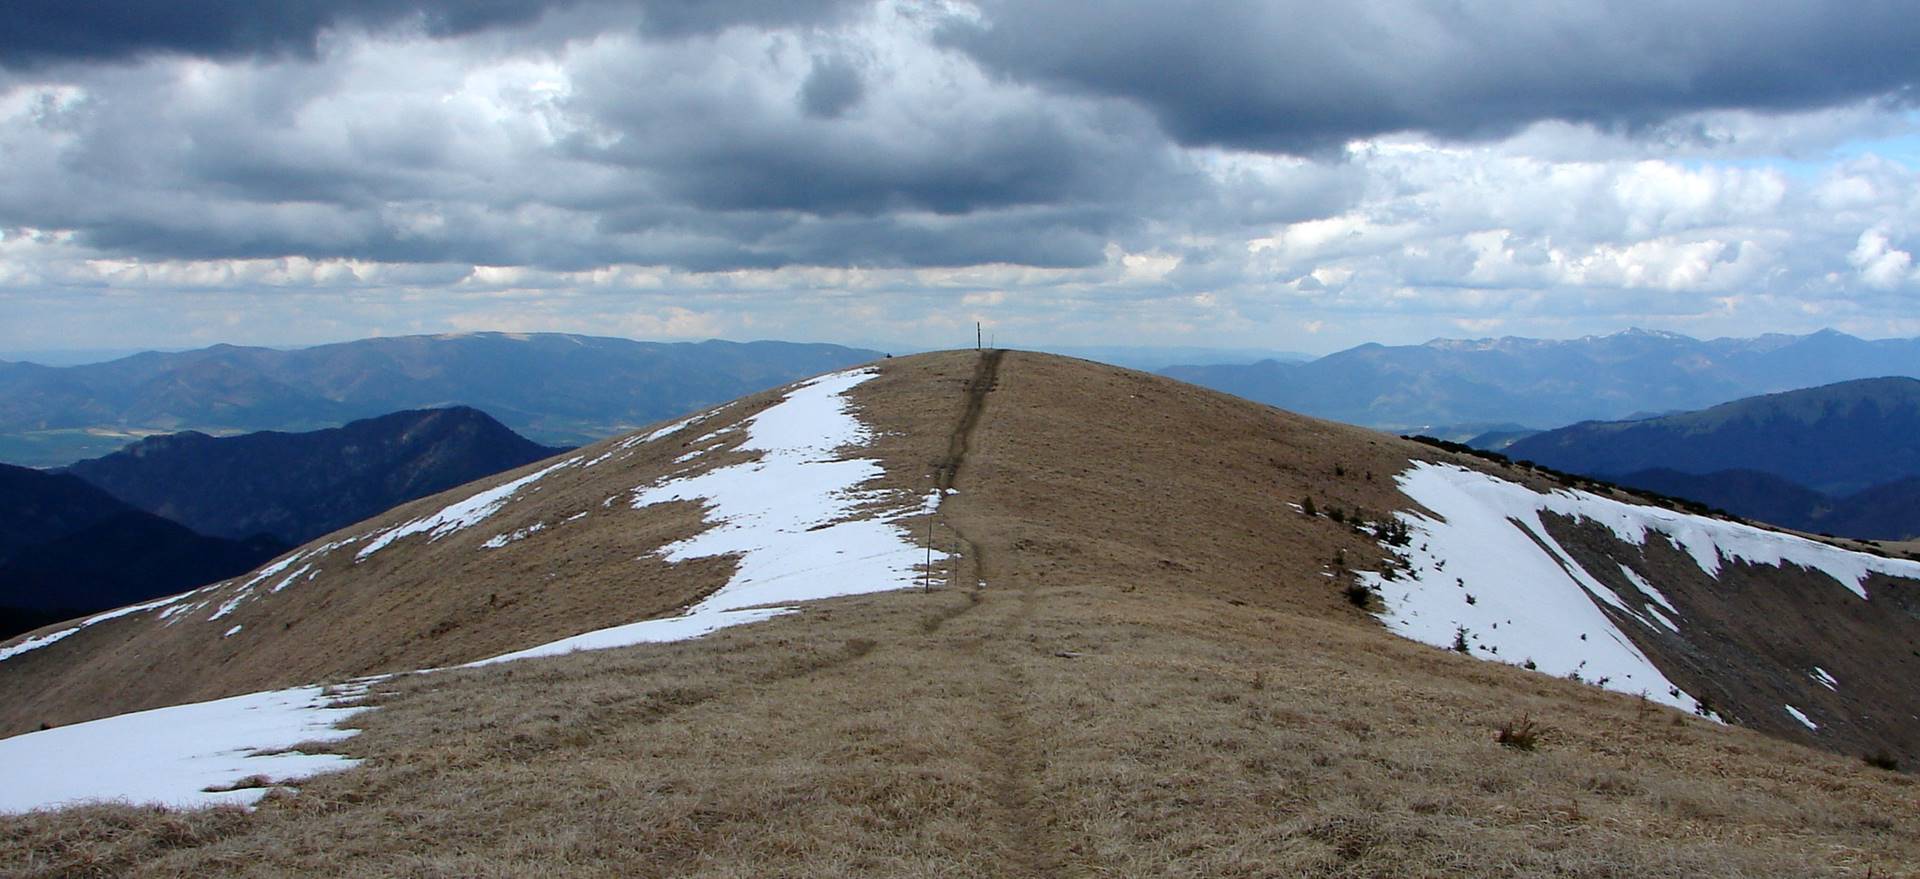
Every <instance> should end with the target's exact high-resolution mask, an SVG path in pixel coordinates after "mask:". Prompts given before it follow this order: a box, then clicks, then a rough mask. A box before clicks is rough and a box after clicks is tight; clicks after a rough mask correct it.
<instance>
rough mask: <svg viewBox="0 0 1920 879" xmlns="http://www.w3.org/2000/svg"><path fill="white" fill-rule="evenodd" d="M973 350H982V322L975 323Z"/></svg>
mask: <svg viewBox="0 0 1920 879" xmlns="http://www.w3.org/2000/svg"><path fill="white" fill-rule="evenodd" d="M973 350H975V351H978V350H980V322H979V321H974V322H973Z"/></svg>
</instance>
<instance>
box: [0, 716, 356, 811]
mask: <svg viewBox="0 0 1920 879" xmlns="http://www.w3.org/2000/svg"><path fill="white" fill-rule="evenodd" d="M364 692H365V685H364V684H363V685H361V686H360V687H358V688H350V689H348V690H346V691H345V692H344V693H339V692H336V693H334V694H329V693H328V692H327V691H326V690H324V689H323V688H321V687H295V688H293V689H289V690H274V691H271V692H265V693H250V694H248V695H245V696H233V697H230V698H226V699H216V700H214V701H211V702H195V703H192V704H189V705H175V706H171V707H168V708H155V709H153V710H151V711H139V712H135V713H132V714H122V715H118V716H116V717H107V718H102V719H100V720H92V721H88V722H86V723H76V724H73V725H72V726H62V727H55V728H53V729H48V730H41V731H39V732H31V733H26V734H24V735H18V736H14V737H13V738H10V739H0V766H5V767H7V783H6V784H4V785H0V812H25V811H28V810H32V809H45V808H57V807H60V806H66V805H74V804H78V803H83V802H96V801H103V800H106V801H111V800H123V801H127V802H132V803H152V804H157V805H163V806H172V807H176V808H193V807H198V806H211V805H215V804H219V803H236V804H241V805H249V804H252V803H254V802H257V801H258V800H259V799H260V798H261V797H262V796H265V795H266V788H264V787H255V788H245V789H241V790H229V791H218V792H215V791H209V790H207V788H221V787H229V786H231V785H233V784H234V783H235V782H238V781H241V780H242V779H246V778H250V777H252V776H262V777H264V778H266V779H268V780H269V781H272V782H275V783H280V782H285V781H289V780H293V779H299V778H306V777H308V776H311V775H317V774H319V773H322V772H331V771H336V770H340V769H347V768H350V767H352V766H354V765H355V764H357V763H358V762H359V761H356V760H352V759H349V758H346V757H342V756H339V755H335V754H302V753H298V752H290V751H287V752H282V753H273V754H267V753H261V752H263V751H280V750H282V749H285V748H290V747H292V746H294V745H296V744H299V743H302V742H310V741H319V742H335V741H339V740H341V739H345V738H347V737H349V736H352V735H353V734H354V731H353V730H345V729H339V728H337V727H336V726H335V725H336V724H338V723H339V722H340V721H342V720H345V719H347V718H349V717H352V716H353V715H354V714H356V713H358V712H359V711H360V710H361V709H359V708H351V707H341V705H340V703H341V701H342V699H343V698H347V699H350V698H353V697H357V696H360V695H363V694H364Z"/></svg>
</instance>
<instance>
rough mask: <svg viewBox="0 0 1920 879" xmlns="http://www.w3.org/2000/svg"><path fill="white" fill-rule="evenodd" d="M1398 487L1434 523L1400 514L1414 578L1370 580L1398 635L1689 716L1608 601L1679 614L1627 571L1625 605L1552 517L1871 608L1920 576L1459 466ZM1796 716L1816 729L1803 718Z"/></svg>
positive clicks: (1426, 470) (1409, 475) (1772, 536)
mask: <svg viewBox="0 0 1920 879" xmlns="http://www.w3.org/2000/svg"><path fill="white" fill-rule="evenodd" d="M1396 480H1397V481H1398V483H1399V485H1400V489H1401V491H1402V492H1403V493H1405V494H1406V495H1407V496H1408V497H1409V498H1411V499H1413V500H1414V501H1417V502H1418V503H1419V504H1420V505H1421V506H1424V507H1426V508H1427V509H1429V510H1432V511H1433V512H1434V513H1435V514H1436V515H1437V518H1429V517H1427V516H1424V515H1420V514H1416V513H1399V514H1397V515H1398V517H1399V518H1400V520H1401V521H1402V522H1404V523H1406V524H1407V525H1408V527H1409V529H1410V530H1411V531H1412V533H1413V540H1412V542H1411V544H1410V545H1409V546H1408V547H1407V548H1406V550H1404V554H1405V556H1406V558H1407V560H1408V562H1409V563H1410V566H1411V568H1412V570H1411V574H1410V576H1405V577H1401V578H1396V579H1394V580H1388V579H1385V578H1383V577H1381V576H1380V575H1379V574H1376V573H1371V572H1368V573H1365V574H1363V575H1362V576H1363V582H1365V583H1366V584H1367V585H1369V586H1372V587H1373V588H1375V589H1376V590H1378V591H1379V592H1380V594H1381V596H1382V598H1383V599H1384V601H1385V605H1386V610H1385V611H1384V612H1383V613H1382V614H1381V617H1382V619H1383V620H1384V621H1385V622H1386V623H1387V626H1388V627H1389V628H1390V629H1392V630H1393V631H1394V632H1396V633H1399V634H1401V635H1403V636H1406V637H1409V638H1412V639H1414V640H1417V641H1422V642H1425V643H1428V644H1434V645H1436V646H1443V647H1450V646H1453V645H1454V643H1455V638H1456V635H1460V634H1463V630H1464V636H1465V637H1466V639H1467V642H1468V645H1469V647H1470V650H1471V652H1472V653H1473V655H1475V656H1478V657H1481V658H1483V659H1498V660H1501V661H1504V662H1509V663H1515V664H1524V663H1526V662H1528V661H1531V662H1533V663H1534V664H1535V665H1536V666H1537V667H1538V670H1540V671H1542V672H1546V673H1548V674H1555V675H1578V676H1579V677H1580V678H1581V679H1582V680H1585V681H1588V682H1590V683H1597V684H1600V685H1602V686H1605V687H1607V688H1609V689H1613V690H1619V691H1622V692H1628V693H1644V694H1645V695H1646V696H1647V697H1648V698H1650V699H1653V700H1654V701H1657V702H1663V703H1665V704H1668V705H1673V706H1675V707H1678V708H1683V709H1689V710H1691V709H1693V708H1694V707H1695V704H1696V703H1695V701H1694V700H1693V699H1692V698H1691V697H1689V696H1687V695H1686V694H1685V693H1684V692H1681V691H1680V690H1679V688H1678V687H1675V686H1674V685H1673V684H1672V683H1671V682H1670V681H1668V680H1667V679H1666V677H1665V676H1664V675H1663V674H1662V673H1661V672H1660V670H1659V669H1658V668H1656V667H1655V666H1654V665H1653V663H1652V661H1651V660H1649V659H1648V658H1647V657H1646V655H1645V654H1643V653H1642V652H1641V651H1640V650H1639V649H1638V648H1636V647H1635V646H1634V645H1633V643H1632V641H1631V640H1629V639H1628V638H1627V637H1626V635H1625V634H1624V633H1623V632H1621V631H1620V630H1619V629H1618V628H1617V627H1615V625H1614V624H1613V621H1612V620H1611V619H1609V618H1608V617H1607V615H1606V614H1604V613H1602V612H1601V611H1600V608H1599V605H1598V604H1597V603H1598V602H1604V603H1606V604H1608V605H1610V606H1612V607H1614V608H1615V609H1617V610H1619V611H1620V612H1622V613H1623V614H1624V615H1625V616H1626V617H1628V618H1630V619H1634V620H1637V621H1639V622H1640V623H1641V624H1643V625H1646V626H1648V627H1650V628H1654V627H1658V628H1663V629H1666V630H1669V631H1673V632H1678V631H1680V624H1681V621H1678V618H1679V616H1680V614H1679V611H1678V610H1676V609H1675V608H1674V605H1673V603H1672V602H1671V601H1669V600H1668V599H1667V597H1666V596H1665V595H1664V594H1662V593H1661V591H1660V590H1659V588H1658V587H1657V586H1656V585H1655V584H1653V583H1650V582H1648V581H1647V579H1646V578H1645V577H1644V576H1642V575H1641V574H1640V573H1639V572H1637V571H1635V570H1633V569H1632V568H1630V567H1627V566H1625V565H1620V566H1619V570H1620V573H1621V574H1623V575H1624V576H1625V577H1626V579H1627V581H1628V582H1629V583H1631V584H1633V586H1634V588H1635V589H1636V590H1637V591H1638V592H1639V593H1640V597H1639V600H1637V601H1626V600H1623V599H1622V598H1621V597H1620V596H1619V595H1618V594H1616V593H1615V592H1614V591H1613V590H1612V589H1609V588H1607V587H1606V586H1605V585H1603V584H1602V583H1601V582H1600V581H1599V580H1597V579H1596V578H1595V577H1594V576H1593V575H1592V574H1591V573H1590V572H1588V571H1587V570H1585V569H1584V568H1582V567H1581V566H1580V565H1579V563H1578V562H1576V561H1575V560H1574V559H1573V557H1572V556H1571V555H1570V554H1568V553H1567V551H1566V550H1565V549H1564V548H1563V547H1561V546H1560V545H1559V544H1558V543H1557V542H1556V541H1555V540H1554V539H1553V537H1552V536H1551V535H1550V534H1549V533H1548V532H1547V529H1546V527H1545V525H1544V523H1543V522H1542V521H1541V518H1540V514H1541V513H1543V512H1551V513H1556V514H1559V515H1563V516H1568V517H1572V518H1576V519H1586V520H1590V521H1594V522H1598V523H1601V524H1603V525H1605V526H1606V527H1607V528H1608V529H1609V530H1611V531H1612V532H1613V533H1614V535H1615V536H1616V537H1618V538H1619V539H1620V540H1622V541H1624V542H1626V543H1630V544H1633V545H1636V546H1639V545H1645V543H1646V541H1647V540H1648V539H1650V537H1651V536H1653V535H1655V534H1658V535H1659V536H1660V537H1661V538H1662V539H1664V540H1667V541H1668V542H1669V543H1671V544H1672V545H1673V546H1674V547H1675V548H1676V549H1678V550H1680V551H1682V552H1684V553H1686V554H1687V555H1688V556H1689V557H1691V558H1692V559H1693V560H1694V562H1695V563H1696V564H1697V565H1699V566H1700V569H1701V570H1702V571H1703V572H1705V573H1706V574H1708V575H1709V576H1714V577H1717V576H1719V573H1720V569H1721V566H1722V565H1723V564H1724V563H1725V562H1727V561H1729V560H1740V561H1745V562H1748V563H1752V564H1767V565H1775V566H1779V565H1787V564H1791V565H1796V566H1799V567H1803V568H1807V569H1810V570H1816V571H1820V572H1822V573H1825V574H1826V575H1827V576H1829V577H1831V578H1833V580H1834V581H1835V582H1836V583H1837V584H1838V585H1839V586H1841V587H1843V588H1845V589H1847V590H1848V591H1850V592H1852V593H1853V594H1855V595H1856V596H1858V597H1860V598H1861V599H1863V600H1864V599H1867V598H1868V594H1867V591H1866V588H1865V581H1866V578H1867V577H1868V576H1869V575H1870V574H1872V573H1876V572H1878V573H1885V574H1889V575H1892V576H1898V577H1909V578H1920V563H1915V562H1909V561H1901V560H1895V559H1885V558H1880V557H1878V556H1871V555H1867V554H1864V553H1856V552H1850V551H1848V550H1844V549H1840V548H1838V547H1833V546H1829V545H1827V544H1824V543H1820V542H1818V541H1813V540H1807V539H1804V538H1800V537H1795V536H1793V535H1788V534H1781V533H1778V532H1774V531H1767V530H1765V529H1761V528H1755V527H1753V526H1750V525H1742V524H1739V523H1735V522H1723V521H1720V520H1717V519H1710V518H1707V517H1703V516H1693V515H1689V514H1686V513H1676V512H1673V511H1671V510H1665V509H1661V508H1658V507H1648V506H1640V505H1635V504H1627V503H1622V502H1620V501H1616V500H1613V499H1611V498H1603V497H1599V496H1597V495H1593V494H1590V493H1587V492H1583V491H1573V490H1561V491H1556V492H1553V493H1551V494H1541V493H1539V492H1535V491H1533V490H1531V489H1528V488H1526V487H1525V486H1522V485H1519V484H1517V483H1513V482H1508V481H1506V480H1504V479H1499V478H1497V477H1494V476H1489V475H1487V474H1484V473H1480V472H1477V471H1474V470H1468V469H1465V468H1462V467H1456V466H1451V465H1442V464H1432V463H1427V462H1415V463H1414V465H1413V466H1412V467H1410V468H1409V469H1408V470H1407V471H1405V472H1403V473H1401V474H1400V475H1399V476H1398V477H1396ZM1469 596H1471V599H1472V600H1471V601H1469V600H1468V598H1469ZM1813 677H1814V678H1815V680H1818V681H1820V682H1821V683H1822V684H1823V685H1826V686H1827V687H1829V688H1832V687H1834V686H1835V683H1834V682H1833V680H1832V678H1831V677H1830V676H1828V675H1827V674H1826V672H1825V671H1824V670H1822V669H1818V668H1816V669H1814V674H1813ZM1788 710H1789V711H1790V712H1792V713H1794V715H1795V717H1796V718H1799V719H1801V721H1802V722H1803V723H1808V724H1809V726H1810V727H1812V724H1811V722H1810V721H1807V720H1805V715H1803V714H1800V713H1799V712H1798V710H1797V709H1793V708H1791V707H1789V709H1788ZM1813 728H1817V727H1813Z"/></svg>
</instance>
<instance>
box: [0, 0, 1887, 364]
mask: <svg viewBox="0 0 1920 879" xmlns="http://www.w3.org/2000/svg"><path fill="white" fill-rule="evenodd" d="M1676 6H1677V7H1678V8H1676ZM10 8H11V9H12V12H10V13H9V16H8V17H9V19H10V21H9V26H8V27H7V28H6V29H4V30H0V315H3V316H4V318H5V319H4V320H0V350H24V349H53V348H119V347H137V346H163V347H186V346H196V345H202V344H207V343H212V342H216V341H230V342H241V343H254V344H282V345H285V344H303V343H312V342H321V341H333V340H341V339H349V338H358V337H363V336H369V335H391V334H401V333H416V332H443V331H453V330H477V329H501V330H522V331H531V330H563V331H576V332H592V333H600V334H607V335H623V336H631V337H636V338H662V339H665V338H673V339H679V338H707V337H721V338H734V339H749V338H786V339H807V340H824V341H840V342H851V343H867V344H889V345H900V346H906V345H918V346H933V347H938V346H952V345H959V344H962V343H969V344H970V343H971V335H972V323H973V322H974V321H975V320H980V321H984V322H985V323H986V324H987V325H988V326H989V327H990V328H991V329H992V331H993V332H994V333H995V334H996V337H997V338H998V340H999V341H1000V342H1001V343H1002V344H1007V345H1016V346H1039V345H1062V344H1147V345H1217V346H1253V347H1271V348H1280V349H1292V350H1303V351H1311V352H1325V351H1331V350H1334V349H1338V348H1342V347H1346V346H1349V345H1352V344H1357V343H1360V342H1364V341H1386V342H1417V341H1422V340H1425V339H1428V338H1432V337H1436V336H1450V337H1463V336H1465V337H1476V336H1486V335H1505V334H1513V335H1532V336H1547V337H1568V336H1577V335H1582V334H1587V333H1604V332H1611V331H1615V330H1619V329H1623V328H1626V327H1629V326H1642V327H1650V328H1658V329H1669V330H1675V331H1679V332H1685V333H1688V334H1691V335H1697V336H1717V335H1751V334H1757V333H1761V332H1772V331H1781V332H1805V331H1810V330H1814V329H1818V328H1821V327H1829V326H1831V327H1836V328H1839V329H1843V330H1847V331H1850V332H1853V333H1855V334H1858V335H1863V336H1868V337H1882V336H1892V335H1920V265H1916V264H1915V261H1914V257H1913V254H1914V253H1915V251H1916V250H1920V88H1917V87H1916V84H1920V52H1916V51H1914V48H1913V47H1915V46H1920V16H1917V15H1915V14H1913V10H1912V7H1911V4H1910V3H1908V2H1899V0H1850V2H1838V0H1835V2H1831V3H1815V2H1805V0H1696V2H1691V3H1686V4H1673V3H1669V2H1654V0H1616V2H1610V3H1605V4H1595V3H1559V2H1551V3H1542V2H1538V0H1428V2H1421V0H1401V2H1393V0H1355V2H1349V3H1341V4H1327V3H1317V2H1315V3H1309V2H1251V0H1247V2H1236V0H1206V2H1188V3H1178V4H1176V3H1171V2H1138V0H1113V2H1104V3H1097V4H1096V3H1080V2H1065V0H1047V2H1031V3H1009V2H997V0H984V2H976V3H962V2H922V0H883V2H878V3H871V2H837V0H785V2H777V0H707V2H699V0H627V2H607V0H544V2H543V0H487V2H464V0H280V2H275V3H259V2H255V0H198V2H188V3H177V2H174V0H167V2H161V0H102V2H89V3H73V2H70V0H18V2H15V3H14V4H12V5H11V7H10Z"/></svg>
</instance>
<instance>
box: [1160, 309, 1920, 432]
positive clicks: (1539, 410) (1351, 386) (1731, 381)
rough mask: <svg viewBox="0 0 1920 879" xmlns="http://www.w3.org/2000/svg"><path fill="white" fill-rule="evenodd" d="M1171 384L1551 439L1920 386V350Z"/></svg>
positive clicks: (1305, 407)
mask: <svg viewBox="0 0 1920 879" xmlns="http://www.w3.org/2000/svg"><path fill="white" fill-rule="evenodd" d="M1161 373H1162V374H1163V375H1168V376H1172V377H1174V378H1178V379H1181V380H1183V381H1189V382H1193V383H1195V384H1198V385H1203V386H1206V387H1210V388H1214V389H1216V390H1221V391H1226V392H1227V393H1231V394H1236V395H1239V396H1242V397H1246V398H1248V399H1251V400H1256V401H1259V402H1262V403H1267V404H1270V405H1274V406H1278V407H1280V408H1283V409H1289V410H1293V411H1296V412H1302V413H1305V414H1308V415H1315V416H1318V417H1321V418H1328V419H1333V420H1336V421H1345V422H1348V423H1352V424H1362V425H1367V426H1370V427H1378V428H1383V429H1390V430H1395V431H1400V432H1410V431H1419V432H1434V431H1435V430H1436V429H1437V428H1441V427H1444V426H1449V425H1461V424H1481V425H1495V424H1500V425H1524V426H1527V427H1533V428H1543V427H1554V426H1558V425H1564V424H1570V423H1573V422H1576V421H1585V420H1590V419H1617V418H1626V417H1630V416H1634V415H1636V414H1643V413H1649V412H1672V411H1680V410H1692V409H1699V408H1702V407H1706V406H1712V405H1715V404H1718V403H1724V402H1727V401H1729V400H1736V399H1739V398H1742V397H1749V396H1753V395H1755V394H1764V393H1773V392H1776V391H1785V390H1790V389H1794V388H1805V387H1810V386H1814V385H1823V384H1829V383H1832V382H1839V381H1846V380H1849V379H1857V378H1871V377H1877V376H1889V375H1901V376H1920V339H1888V340H1881V341H1866V340H1862V339H1858V338H1855V337H1853V336H1849V335H1846V334H1844V333H1839V332H1835V331H1832V330H1824V331H1821V332H1818V333H1813V334H1811V335H1806V336H1790V335H1778V334H1774V335H1765V336H1760V337H1757V338H1751V339H1714V340H1711V341H1701V340H1699V339H1694V338H1690V337H1688V336H1682V335H1678V334H1675V333H1663V332H1651V331H1646V330H1627V331H1625V332H1620V333H1614V334H1612V335H1607V336H1588V337H1585V338H1580V339H1571V340H1566V341H1554V340H1542V339H1523V338H1513V337H1508V338H1501V339H1479V340H1473V341H1462V340H1453V339H1436V340H1434V341H1432V342H1428V343H1426V344H1424V345H1403V346H1391V347H1390V346H1386V345H1377V344H1369V345H1361V346H1359V347H1357V348H1350V349H1348V350H1346V351H1341V352H1338V353H1335V354H1329V355H1327V356H1326V357H1322V358H1320V359H1318V360H1314V361H1311V362H1308V363H1297V364H1295V363H1281V362H1278V361H1263V362H1260V363H1255V364H1251V365H1239V366H1234V365H1213V366H1177V367H1170V368H1168V369H1164V370H1161ZM1507 429H1511V427H1509V428H1507ZM1475 432H1479V431H1475Z"/></svg>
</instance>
